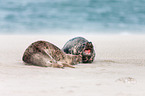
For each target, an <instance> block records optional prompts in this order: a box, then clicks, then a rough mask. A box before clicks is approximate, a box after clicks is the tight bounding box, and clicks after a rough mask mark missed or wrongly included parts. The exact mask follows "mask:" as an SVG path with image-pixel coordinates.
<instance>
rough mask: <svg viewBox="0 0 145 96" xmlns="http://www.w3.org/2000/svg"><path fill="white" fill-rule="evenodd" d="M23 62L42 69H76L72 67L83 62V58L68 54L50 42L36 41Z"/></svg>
mask: <svg viewBox="0 0 145 96" xmlns="http://www.w3.org/2000/svg"><path fill="white" fill-rule="evenodd" d="M22 60H23V61H24V62H25V63H27V64H32V65H37V66H42V67H51V66H52V67H58V68H63V67H71V68H74V66H72V65H73V64H77V63H79V62H81V56H79V55H71V54H66V53H65V52H63V51H62V50H61V49H60V48H58V47H57V46H55V45H54V44H52V43H50V42H47V41H36V42H34V43H32V44H31V45H30V46H29V47H28V48H27V49H26V50H25V52H24V54H23V57H22Z"/></svg>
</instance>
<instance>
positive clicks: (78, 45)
mask: <svg viewBox="0 0 145 96" xmlns="http://www.w3.org/2000/svg"><path fill="white" fill-rule="evenodd" d="M62 50H63V51H64V52H65V53H66V54H73V55H81V56H82V62H83V63H92V62H93V61H94V57H95V50H94V46H93V44H92V42H89V41H88V40H86V39H85V38H83V37H76V38H73V39H70V40H69V41H68V42H67V43H66V44H65V45H64V47H63V48H62Z"/></svg>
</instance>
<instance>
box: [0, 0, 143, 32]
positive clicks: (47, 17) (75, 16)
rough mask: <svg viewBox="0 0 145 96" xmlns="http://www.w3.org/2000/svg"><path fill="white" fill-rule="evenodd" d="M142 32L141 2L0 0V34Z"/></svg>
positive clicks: (129, 0)
mask: <svg viewBox="0 0 145 96" xmlns="http://www.w3.org/2000/svg"><path fill="white" fill-rule="evenodd" d="M62 32H64V33H68V34H70V33H79V32H80V33H96V34H110V33H115V34H142V33H145V0H0V34H3V33H7V34H30V33H32V34H33V33H40V34H43V33H47V34H50V33H58V34H59V33H60V34H61V33H62Z"/></svg>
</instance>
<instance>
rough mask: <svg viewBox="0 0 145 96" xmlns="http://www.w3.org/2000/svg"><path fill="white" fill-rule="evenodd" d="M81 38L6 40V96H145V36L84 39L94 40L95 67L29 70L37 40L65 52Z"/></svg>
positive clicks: (2, 75) (2, 74)
mask: <svg viewBox="0 0 145 96" xmlns="http://www.w3.org/2000/svg"><path fill="white" fill-rule="evenodd" d="M76 36H79V35H69V36H65V35H57V36H55V35H0V44H1V47H0V96H144V95H145V91H144V89H145V76H144V75H145V35H81V36H83V37H85V38H86V39H88V40H89V41H92V42H93V44H94V46H95V51H96V57H95V61H94V62H93V63H92V64H82V63H81V64H78V65H75V67H76V68H64V69H61V68H52V67H47V68H46V67H38V66H30V65H25V64H24V63H23V61H22V59H21V58H22V55H23V52H24V51H25V49H26V48H27V47H28V46H29V45H30V44H31V43H32V42H34V41H37V40H46V41H49V42H51V43H53V44H55V45H57V46H58V47H59V48H62V47H63V45H64V44H65V43H66V41H68V40H69V39H71V38H73V37H76Z"/></svg>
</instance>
